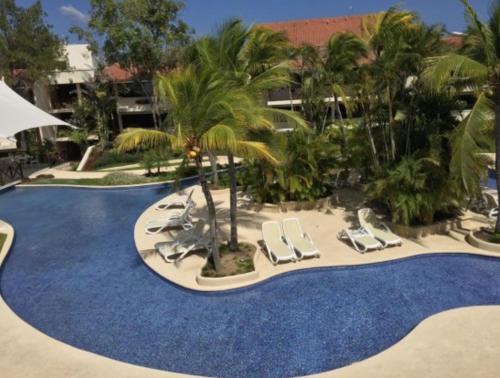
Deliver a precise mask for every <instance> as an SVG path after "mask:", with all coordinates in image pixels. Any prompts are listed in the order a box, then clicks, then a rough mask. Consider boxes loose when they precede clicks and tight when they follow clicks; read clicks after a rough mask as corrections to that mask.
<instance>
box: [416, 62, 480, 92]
mask: <svg viewBox="0 0 500 378" xmlns="http://www.w3.org/2000/svg"><path fill="white" fill-rule="evenodd" d="M425 62H426V66H427V67H426V68H425V70H424V72H423V74H422V80H423V82H424V83H425V84H426V85H427V87H428V88H429V89H431V90H433V91H436V92H439V91H440V90H442V89H443V88H444V87H445V86H447V85H450V84H453V81H454V80H461V79H467V80H469V81H471V82H475V83H477V84H485V83H486V82H487V80H488V75H489V70H488V67H487V66H485V65H484V64H482V63H480V62H478V61H476V60H474V59H471V58H469V57H467V56H465V55H459V54H455V53H452V54H448V55H443V56H438V57H432V58H428V59H426V61H425Z"/></svg>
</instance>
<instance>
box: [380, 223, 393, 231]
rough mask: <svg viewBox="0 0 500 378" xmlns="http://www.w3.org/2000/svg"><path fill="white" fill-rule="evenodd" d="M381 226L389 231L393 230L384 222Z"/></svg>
mask: <svg viewBox="0 0 500 378" xmlns="http://www.w3.org/2000/svg"><path fill="white" fill-rule="evenodd" d="M380 227H382V228H385V230H386V231H387V232H392V231H391V229H390V228H389V226H388V225H386V224H385V223H384V222H380Z"/></svg>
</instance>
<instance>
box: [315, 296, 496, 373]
mask: <svg viewBox="0 0 500 378" xmlns="http://www.w3.org/2000/svg"><path fill="white" fill-rule="evenodd" d="M499 321H500V306H498V305H491V306H471V307H460V308H455V309H450V310H446V311H442V312H439V313H436V314H434V315H431V316H429V317H427V318H425V319H424V320H422V321H421V322H420V323H418V324H417V325H416V326H415V327H414V328H413V329H412V330H411V331H410V332H409V333H408V334H406V335H405V336H404V337H403V338H402V339H400V340H399V341H398V342H397V343H395V344H393V345H392V346H390V347H389V348H387V349H385V350H383V351H381V352H380V353H378V354H375V355H373V356H371V357H368V358H366V359H364V360H361V361H357V362H355V363H353V364H351V365H348V366H344V367H341V368H339V369H336V370H332V371H327V372H323V373H318V374H312V375H309V376H307V377H309V378H327V377H334V378H365V377H368V376H369V377H371V378H400V377H405V378H420V377H427V378H438V377H439V378H448V377H449V378H452V377H456V378H462V377H463V378H476V377H477V378H483V377H491V378H493V377H498V372H499V371H500V360H499V359H498V355H499V353H500V345H499V344H498V338H499V337H500V326H498V323H499Z"/></svg>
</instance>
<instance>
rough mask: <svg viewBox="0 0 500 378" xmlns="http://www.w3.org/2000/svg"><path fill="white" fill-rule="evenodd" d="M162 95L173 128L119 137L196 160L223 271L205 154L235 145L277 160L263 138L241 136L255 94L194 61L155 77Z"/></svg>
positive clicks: (130, 145)
mask: <svg viewBox="0 0 500 378" xmlns="http://www.w3.org/2000/svg"><path fill="white" fill-rule="evenodd" d="M155 89H156V93H157V95H158V97H159V98H160V99H161V100H162V101H164V102H167V101H168V105H169V110H170V111H169V115H168V119H167V123H168V127H169V128H168V130H169V132H166V131H160V130H145V129H129V130H125V131H124V132H123V133H122V134H120V135H119V137H118V138H117V147H118V149H119V150H121V151H128V150H132V149H135V148H138V147H145V148H158V147H162V146H163V147H164V146H167V145H171V146H172V147H174V148H182V149H183V150H184V151H185V154H186V156H187V158H189V159H192V160H194V162H195V165H196V167H197V169H198V177H199V180H200V184H201V187H202V191H203V194H204V196H205V200H206V203H207V209H208V217H209V224H210V247H211V253H212V257H213V261H214V265H215V268H216V270H217V271H220V268H221V266H220V256H219V244H218V237H217V219H216V211H215V204H214V200H213V198H212V195H211V192H210V189H209V186H208V182H207V177H206V174H205V171H204V169H203V165H202V156H203V155H204V154H205V153H208V152H218V151H221V152H227V151H232V152H234V153H238V154H240V153H241V154H243V155H245V154H248V155H250V154H253V155H256V156H260V157H261V158H265V159H267V160H269V161H271V162H275V159H274V157H273V156H272V154H271V153H270V151H269V150H268V149H267V147H266V146H265V145H264V144H263V143H259V142H252V141H247V140H241V139H240V138H239V130H241V123H242V122H245V123H250V124H253V123H255V122H258V121H259V119H258V114H257V113H254V112H253V111H252V110H253V109H255V108H256V104H255V101H254V99H253V98H252V97H251V96H248V95H247V94H246V93H245V92H243V91H241V90H237V89H234V88H229V87H228V86H227V85H226V82H225V81H224V80H221V79H220V78H218V77H216V76H215V75H213V73H212V72H211V71H208V70H201V69H198V68H197V67H195V66H193V65H189V66H188V67H186V68H184V69H179V70H176V71H173V72H171V73H170V74H168V75H165V76H159V77H158V78H157V80H156V83H155Z"/></svg>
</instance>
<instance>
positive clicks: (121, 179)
mask: <svg viewBox="0 0 500 378" xmlns="http://www.w3.org/2000/svg"><path fill="white" fill-rule="evenodd" d="M142 183H144V177H142V176H138V175H134V174H132V173H126V172H113V173H110V174H108V175H106V176H105V177H104V178H103V179H102V185H134V184H142Z"/></svg>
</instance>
